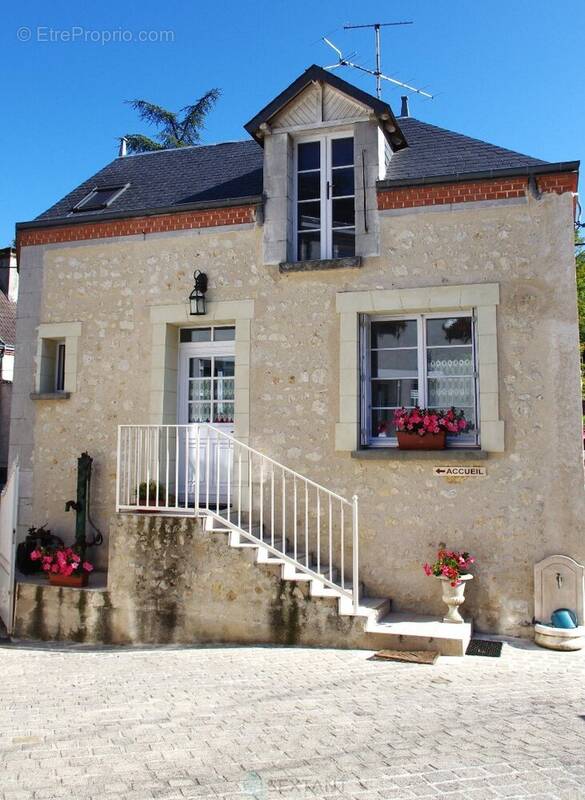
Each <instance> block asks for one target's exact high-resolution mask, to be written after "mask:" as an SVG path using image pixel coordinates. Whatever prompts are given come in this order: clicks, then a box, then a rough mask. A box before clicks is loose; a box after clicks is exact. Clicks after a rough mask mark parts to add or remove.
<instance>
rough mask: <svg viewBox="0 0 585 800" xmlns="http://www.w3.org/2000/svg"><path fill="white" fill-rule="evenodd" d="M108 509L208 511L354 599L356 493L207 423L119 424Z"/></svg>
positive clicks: (356, 591) (356, 582) (356, 589)
mask: <svg viewBox="0 0 585 800" xmlns="http://www.w3.org/2000/svg"><path fill="white" fill-rule="evenodd" d="M116 508H117V510H118V511H135V512H136V511H141V512H164V513H169V514H172V515H180V516H185V515H194V516H201V515H211V516H213V517H215V518H216V519H218V520H220V521H221V522H222V524H223V525H224V526H225V527H227V528H230V529H232V530H235V531H239V532H240V534H241V535H243V536H244V538H246V539H248V540H250V541H253V542H256V543H260V544H262V545H263V546H264V547H265V548H266V550H267V551H268V552H269V553H271V554H273V555H276V556H278V557H279V558H282V559H284V560H285V561H286V562H288V563H290V564H292V565H293V566H294V567H295V569H296V570H298V571H299V572H302V573H305V574H307V575H309V576H312V577H315V578H319V579H320V580H321V581H322V582H323V583H324V584H325V585H326V586H329V587H331V588H334V589H337V590H339V591H340V592H341V593H342V594H343V595H345V596H347V597H349V598H351V600H352V602H353V606H354V609H356V608H357V606H358V604H359V542H358V533H359V528H358V498H357V497H356V496H354V497H353V498H352V499H351V500H347V499H346V498H345V497H342V496H341V495H338V494H336V493H335V492H332V491H331V490H330V489H327V488H325V487H324V486H321V485H319V484H318V483H315V481H312V480H310V479H309V478H306V477H304V476H303V475H301V474H299V473H298V472H295V471H294V470H292V469H289V468H288V467H286V466H284V464H280V463H279V462H278V461H275V460H274V459H272V458H269V457H268V456H266V455H264V454H263V453H260V452H259V451H258V450H254V449H253V448H252V447H249V446H248V445H246V444H244V443H243V442H240V441H238V440H237V439H235V438H234V437H233V436H231V435H230V434H228V433H225V432H224V431H222V430H220V429H218V428H216V427H214V426H212V425H208V424H203V425H120V426H119V429H118V462H117V473H116Z"/></svg>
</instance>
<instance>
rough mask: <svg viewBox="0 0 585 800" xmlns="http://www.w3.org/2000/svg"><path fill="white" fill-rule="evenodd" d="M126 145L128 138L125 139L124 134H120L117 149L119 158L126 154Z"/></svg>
mask: <svg viewBox="0 0 585 800" xmlns="http://www.w3.org/2000/svg"><path fill="white" fill-rule="evenodd" d="M127 145H128V139H126V137H125V136H121V137H120V149H119V150H118V157H119V158H124V156H125V155H126V154H127V152H128V148H127Z"/></svg>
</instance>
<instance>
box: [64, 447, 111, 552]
mask: <svg viewBox="0 0 585 800" xmlns="http://www.w3.org/2000/svg"><path fill="white" fill-rule="evenodd" d="M92 464H93V458H91V456H90V455H89V453H82V454H81V455H80V457H79V458H78V459H77V499H76V500H68V501H67V502H66V503H65V511H70V510H71V509H73V510H74V511H75V544H76V545H77V547H78V548H79V549H80V550H81V552H82V553H85V550H86V548H87V547H94V546H97V545H100V544H102V543H103V541H104V537H103V536H102V534H101V532H100V530H99V529H98V527H97V526H96V525H95V523H94V522H93V520H92V518H91V512H90V502H91V499H90V498H91V467H92ZM88 522H89V524H90V526H91V528H92V529H93V531H94V535H93V538H92V539H90V540H88V539H87V535H86V526H87V523H88Z"/></svg>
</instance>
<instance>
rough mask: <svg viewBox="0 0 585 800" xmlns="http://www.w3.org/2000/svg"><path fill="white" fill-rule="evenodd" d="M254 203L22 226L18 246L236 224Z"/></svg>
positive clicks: (247, 218)
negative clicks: (71, 223)
mask: <svg viewBox="0 0 585 800" xmlns="http://www.w3.org/2000/svg"><path fill="white" fill-rule="evenodd" d="M254 220H255V210H254V206H252V205H246V206H230V207H228V208H209V209H204V210H200V211H179V212H176V213H173V214H161V215H157V216H152V217H132V218H129V219H112V220H100V221H99V222H87V223H76V224H73V225H67V224H64V225H62V226H61V225H60V226H59V227H47V228H26V229H24V230H20V231H19V232H18V236H17V240H18V245H19V247H26V246H27V245H39V244H57V243H60V242H74V241H82V240H84V239H105V238H109V237H114V236H135V235H137V234H138V235H139V234H147V233H161V232H165V231H180V230H189V229H191V228H212V227H215V226H220V225H240V224H242V223H246V222H254Z"/></svg>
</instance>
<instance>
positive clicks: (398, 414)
mask: <svg viewBox="0 0 585 800" xmlns="http://www.w3.org/2000/svg"><path fill="white" fill-rule="evenodd" d="M394 426H395V428H396V438H397V439H398V447H399V448H400V449H401V450H443V449H444V448H445V443H446V439H447V434H449V435H451V436H458V435H459V434H460V433H466V432H467V431H470V430H472V428H473V424H472V423H471V422H469V420H467V419H465V414H464V412H463V411H456V410H455V408H453V407H452V408H447V409H427V408H419V407H418V406H415V408H397V409H396V410H395V412H394Z"/></svg>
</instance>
